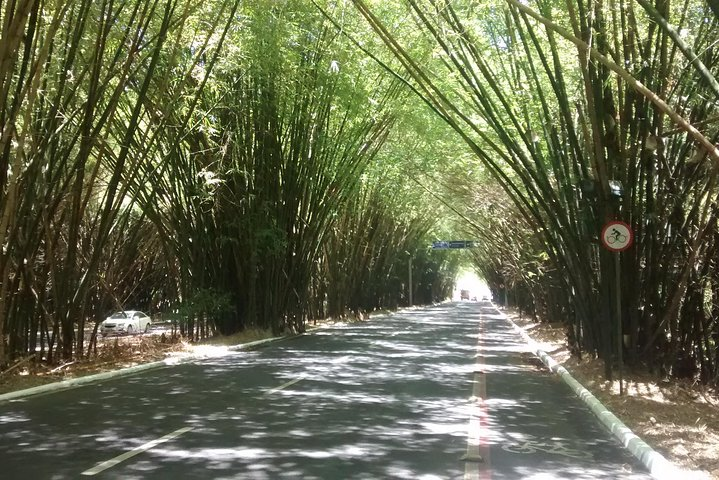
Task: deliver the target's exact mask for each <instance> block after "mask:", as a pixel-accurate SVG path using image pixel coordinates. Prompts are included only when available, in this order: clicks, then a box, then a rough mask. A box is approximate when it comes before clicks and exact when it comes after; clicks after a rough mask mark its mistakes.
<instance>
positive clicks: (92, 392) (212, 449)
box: [0, 302, 631, 480]
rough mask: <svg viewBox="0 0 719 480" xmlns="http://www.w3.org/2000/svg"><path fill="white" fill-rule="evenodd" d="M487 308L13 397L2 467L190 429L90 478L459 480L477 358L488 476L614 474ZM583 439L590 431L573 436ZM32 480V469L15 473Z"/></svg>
mask: <svg viewBox="0 0 719 480" xmlns="http://www.w3.org/2000/svg"><path fill="white" fill-rule="evenodd" d="M483 308H484V309H485V312H484V313H485V315H487V316H486V323H485V327H484V334H483V335H481V336H480V338H479V346H480V351H479V352H480V354H481V355H480V356H479V357H478V350H477V347H478V336H477V333H478V328H479V320H480V314H481V313H482V309H483ZM492 312H494V310H491V309H486V308H485V307H482V306H481V305H480V304H476V303H467V302H465V303H461V304H443V305H438V306H435V307H433V308H430V309H425V310H413V311H407V312H404V313H401V314H396V315H393V316H389V317H387V318H380V319H375V320H372V321H370V322H365V323H361V324H350V325H344V326H335V327H332V328H328V329H325V330H320V331H317V332H315V333H313V334H312V335H308V336H305V337H302V338H298V339H294V340H288V341H284V342H281V343H278V344H275V345H274V346H272V347H270V348H267V349H263V350H259V351H255V352H242V353H234V354H228V355H226V356H223V357H217V358H212V359H207V360H204V361H202V362H199V363H196V364H186V365H179V366H175V367H172V368H165V369H162V370H159V371H155V372H153V373H151V374H144V375H138V376H136V377H130V378H125V379H118V380H115V381H112V382H106V383H103V384H100V385H94V386H88V387H84V388H81V389H76V390H72V391H68V392H61V393H58V394H55V395H50V396H44V397H38V398H33V399H29V400H27V401H22V402H15V403H13V404H10V405H6V406H5V407H7V408H4V409H3V410H2V411H0V412H2V413H0V429H1V430H0V433H1V434H2V436H3V438H8V439H10V440H11V441H12V443H11V444H8V445H5V442H3V444H2V445H1V446H2V447H5V450H4V453H3V454H2V458H3V459H6V458H20V459H21V458H25V457H27V458H31V457H32V456H36V455H38V454H39V453H42V456H43V457H44V458H49V459H50V460H51V461H52V462H54V469H53V472H54V474H53V477H52V478H57V479H64V478H77V477H78V475H79V473H80V472H81V471H83V468H90V467H92V466H93V465H95V464H96V463H97V462H100V461H104V460H107V459H109V458H113V457H115V456H117V455H120V454H122V453H123V452H127V451H130V450H132V449H134V448H138V447H139V446H141V445H142V444H145V443H146V442H148V441H151V440H154V439H158V438H161V437H162V436H164V435H166V434H168V433H170V432H173V431H176V430H178V429H180V428H183V427H192V428H193V429H192V430H191V431H189V432H187V433H185V434H184V435H182V436H178V437H177V438H175V439H173V440H172V441H168V442H166V443H162V444H158V445H156V446H154V448H152V449H151V450H149V451H147V452H144V453H142V454H141V455H137V456H136V457H133V458H132V460H131V461H126V462H124V463H122V464H120V465H118V466H116V467H113V468H111V469H108V470H106V471H104V472H102V473H101V476H102V477H103V478H122V479H135V478H137V479H140V478H168V477H172V476H175V477H177V478H203V479H206V478H217V479H226V478H227V479H229V478H237V479H282V478H293V479H297V478H302V479H346V478H356V479H376V478H379V479H384V478H407V479H425V480H429V479H453V478H464V474H465V464H464V463H463V461H462V459H461V457H462V456H463V454H464V453H465V452H466V450H467V434H468V431H467V427H468V420H469V418H470V415H471V412H472V409H473V408H474V407H475V404H474V399H471V398H470V397H471V395H472V388H473V382H474V378H475V372H476V371H477V370H478V368H479V366H478V365H477V361H478V360H480V359H482V360H483V361H484V362H485V363H486V365H485V366H484V370H485V371H486V378H487V386H488V391H489V393H488V398H487V400H486V402H485V405H486V408H487V411H488V414H489V417H488V418H489V423H488V424H487V425H485V426H484V427H486V428H487V430H486V432H485V437H486V438H485V441H486V442H488V443H489V444H490V452H491V455H490V458H489V459H487V460H489V462H488V463H491V464H492V476H493V477H494V478H499V479H510V478H511V479H518V478H572V479H579V478H620V476H619V475H617V473H618V472H621V469H622V466H623V464H624V463H628V461H629V460H628V459H627V458H624V457H622V456H621V455H622V454H621V452H620V453H619V454H617V451H618V450H617V449H616V445H615V444H614V443H613V442H612V441H611V440H609V439H608V437H607V436H606V435H601V433H602V432H601V430H600V429H598V427H596V426H593V425H592V421H591V419H590V418H589V417H588V415H587V414H586V412H585V411H582V409H581V406H579V405H578V404H577V403H576V402H572V401H571V400H572V397H571V395H570V394H569V393H568V390H562V389H561V388H562V386H561V385H557V384H556V380H555V379H554V377H552V376H550V375H547V374H546V373H545V372H543V371H541V370H540V369H539V368H538V366H537V365H536V364H533V362H532V360H531V357H528V356H527V354H526V348H525V347H524V345H523V344H522V342H521V340H520V339H519V338H518V337H517V336H516V334H513V332H512V331H511V330H510V329H509V328H508V326H507V325H503V322H502V321H501V320H499V319H498V318H495V317H493V316H491V313H492ZM558 388H559V390H560V392H562V394H560V395H559V396H557V395H556V394H553V393H552V392H553V391H556V390H557V389H558ZM61 403H62V404H63V407H62V409H61V410H58V408H56V406H57V405H60V404H61ZM6 410H7V412H6ZM557 423H559V424H569V425H570V426H569V427H566V426H565V427H556V426H555V424H557ZM98 426H100V427H99V430H98ZM592 429H594V430H592ZM588 431H589V438H594V437H596V436H599V437H601V438H600V439H599V440H589V441H587V440H586V438H587V435H586V433H587V432H588ZM8 432H9V433H8ZM595 433H596V435H595ZM8 434H9V435H10V437H7V436H6V435H8ZM580 434H584V435H583V436H582V435H580ZM575 451H579V452H580V454H576V452H575ZM587 452H588V454H587ZM79 459H81V461H78V460H79ZM78 465H83V468H78ZM486 467H487V468H488V467H489V465H486ZM38 468H39V467H38ZM33 473H37V472H36V471H34V470H33V465H27V466H26V467H25V470H23V474H25V476H26V477H27V478H30V477H32V476H33V475H32V474H33ZM538 475H539V476H538ZM541 475H545V476H541ZM36 477H37V478H40V477H44V475H37V476H36ZM621 478H625V477H621ZM626 478H631V477H626Z"/></svg>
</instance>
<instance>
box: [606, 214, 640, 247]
mask: <svg viewBox="0 0 719 480" xmlns="http://www.w3.org/2000/svg"><path fill="white" fill-rule="evenodd" d="M601 238H602V245H604V246H605V247H606V248H607V249H609V250H611V251H613V252H623V251H624V250H626V249H627V248H629V247H631V246H632V243H634V232H632V227H630V226H629V224H627V223H624V222H620V221H618V220H615V221H612V222H609V223H607V224H606V225H604V228H602V237H601Z"/></svg>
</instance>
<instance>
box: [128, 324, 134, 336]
mask: <svg viewBox="0 0 719 480" xmlns="http://www.w3.org/2000/svg"><path fill="white" fill-rule="evenodd" d="M133 330H134V328H132V325H128V326H127V334H128V335H132V331H133Z"/></svg>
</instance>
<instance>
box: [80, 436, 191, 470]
mask: <svg viewBox="0 0 719 480" xmlns="http://www.w3.org/2000/svg"><path fill="white" fill-rule="evenodd" d="M193 428H195V427H184V428H181V429H179V430H175V431H174V432H172V433H168V434H167V435H165V436H164V437H161V438H158V439H157V440H153V441H151V442H147V443H146V444H144V445H140V446H139V447H137V448H133V449H132V450H130V451H129V452H125V453H123V454H122V455H119V456H117V457H115V458H112V459H110V460H107V461H104V462H101V463H98V464H97V465H95V466H94V467H92V468H91V469H89V470H85V471H84V472H82V475H87V476H91V475H97V474H98V473H100V472H102V471H105V470H107V469H108V468H112V467H114V466H115V465H117V464H118V463H121V462H124V461H125V460H127V459H128V458H132V457H134V456H135V455H139V454H141V453H142V452H146V451H148V450H150V449H151V448H153V447H156V446H157V445H159V444H161V443H165V442H167V441H169V440H172V439H173V438H176V437H179V436H180V435H182V434H183V433H187V432H189V431H190V430H192V429H193Z"/></svg>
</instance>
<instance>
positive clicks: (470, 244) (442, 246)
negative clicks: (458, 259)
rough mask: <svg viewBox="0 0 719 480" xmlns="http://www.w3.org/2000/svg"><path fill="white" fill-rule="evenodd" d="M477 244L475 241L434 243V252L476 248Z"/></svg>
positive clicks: (441, 241) (442, 241)
mask: <svg viewBox="0 0 719 480" xmlns="http://www.w3.org/2000/svg"><path fill="white" fill-rule="evenodd" d="M476 246H477V245H476V242H475V241H473V240H440V241H437V242H432V249H433V250H447V249H456V248H474V247H476Z"/></svg>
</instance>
